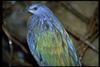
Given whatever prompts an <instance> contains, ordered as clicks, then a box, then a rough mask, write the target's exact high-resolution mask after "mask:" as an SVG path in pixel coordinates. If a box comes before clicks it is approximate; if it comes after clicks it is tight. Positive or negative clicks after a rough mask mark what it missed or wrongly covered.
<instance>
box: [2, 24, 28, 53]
mask: <svg viewBox="0 0 100 67" xmlns="http://www.w3.org/2000/svg"><path fill="white" fill-rule="evenodd" d="M2 29H3V31H4V32H5V34H6V35H7V37H8V38H9V39H10V40H12V41H13V42H14V43H16V44H17V45H18V46H20V47H21V49H22V50H23V51H24V52H25V53H28V51H27V49H26V48H25V47H24V46H23V44H21V43H20V42H18V41H17V40H15V39H14V38H13V37H12V36H11V35H10V34H9V32H8V31H7V29H6V28H5V27H4V25H2Z"/></svg>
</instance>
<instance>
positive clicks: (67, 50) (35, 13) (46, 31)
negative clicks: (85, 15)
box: [27, 3, 81, 66]
mask: <svg viewBox="0 0 100 67" xmlns="http://www.w3.org/2000/svg"><path fill="white" fill-rule="evenodd" d="M27 11H28V12H29V13H31V16H30V17H29V18H28V21H27V43H28V47H29V50H30V52H31V54H32V56H33V57H34V58H35V60H36V62H37V63H38V65H39V66H81V62H80V60H79V57H78V55H77V52H76V50H75V47H74V45H73V42H72V40H71V39H70V37H69V35H68V33H67V31H66V30H65V28H64V26H63V25H62V24H61V22H60V21H59V20H58V18H57V17H56V16H55V15H54V13H53V12H52V11H51V10H50V9H49V8H48V7H47V6H46V5H45V4H41V3H35V4H31V5H30V6H29V7H28V8H27Z"/></svg>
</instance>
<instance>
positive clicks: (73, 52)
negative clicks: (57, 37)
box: [53, 16, 81, 65]
mask: <svg viewBox="0 0 100 67" xmlns="http://www.w3.org/2000/svg"><path fill="white" fill-rule="evenodd" d="M53 22H54V23H53V25H54V26H55V27H56V28H57V29H58V30H59V31H60V32H61V34H62V37H63V38H65V39H66V43H67V44H66V47H68V51H69V55H70V58H71V62H72V64H74V65H81V63H80V60H79V59H78V56H77V55H76V50H75V48H74V45H73V43H72V41H71V39H70V38H69V35H68V33H67V32H66V31H65V29H64V27H63V26H62V25H61V23H60V21H59V20H58V19H57V18H56V16H53Z"/></svg>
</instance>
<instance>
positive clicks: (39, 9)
mask: <svg viewBox="0 0 100 67" xmlns="http://www.w3.org/2000/svg"><path fill="white" fill-rule="evenodd" d="M27 10H28V12H30V13H32V14H34V15H42V14H45V13H48V10H49V9H48V8H47V7H46V6H45V5H43V4H32V5H30V6H29V7H28V9H27Z"/></svg>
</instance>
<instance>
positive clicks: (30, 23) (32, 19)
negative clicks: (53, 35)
mask: <svg viewBox="0 0 100 67" xmlns="http://www.w3.org/2000/svg"><path fill="white" fill-rule="evenodd" d="M37 19H38V18H37V17H35V16H31V17H30V18H29V20H28V24H27V29H28V31H27V43H28V46H29V49H30V51H31V54H32V55H33V57H34V58H35V59H36V61H37V62H38V64H42V63H41V60H40V59H41V55H40V54H39V52H38V51H37V50H36V41H35V34H34V32H33V28H34V26H35V24H36V23H37V22H38V20H37Z"/></svg>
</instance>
